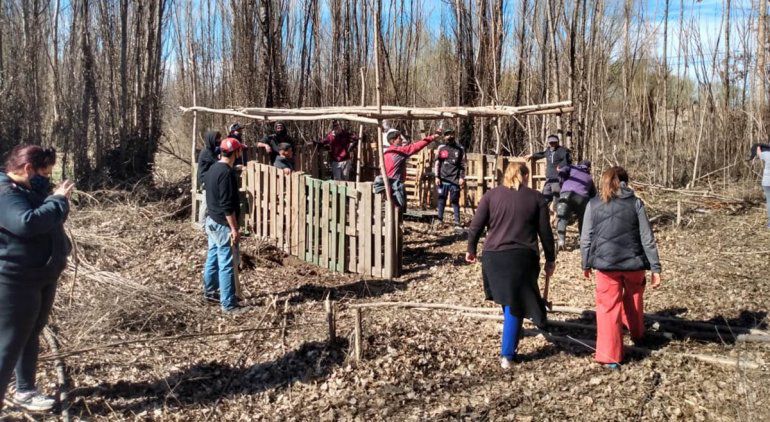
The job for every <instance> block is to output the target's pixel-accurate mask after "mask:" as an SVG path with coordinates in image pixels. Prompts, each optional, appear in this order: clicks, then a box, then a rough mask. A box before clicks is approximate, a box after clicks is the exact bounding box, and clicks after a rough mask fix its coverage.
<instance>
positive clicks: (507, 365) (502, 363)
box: [500, 357, 513, 369]
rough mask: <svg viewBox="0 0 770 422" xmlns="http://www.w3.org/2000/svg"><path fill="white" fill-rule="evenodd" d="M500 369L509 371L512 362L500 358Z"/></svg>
mask: <svg viewBox="0 0 770 422" xmlns="http://www.w3.org/2000/svg"><path fill="white" fill-rule="evenodd" d="M500 367H501V368H503V369H511V368H513V361H512V360H510V359H508V358H506V357H501V358H500Z"/></svg>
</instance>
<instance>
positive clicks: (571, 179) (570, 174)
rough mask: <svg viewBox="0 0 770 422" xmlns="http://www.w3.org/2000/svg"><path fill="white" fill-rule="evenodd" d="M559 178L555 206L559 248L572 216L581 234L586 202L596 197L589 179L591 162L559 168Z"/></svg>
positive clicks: (585, 161)
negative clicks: (575, 219)
mask: <svg viewBox="0 0 770 422" xmlns="http://www.w3.org/2000/svg"><path fill="white" fill-rule="evenodd" d="M559 178H560V179H561V180H562V181H563V182H562V186H561V194H560V195H559V202H558V203H557V204H556V217H557V218H558V221H557V223H556V232H557V235H558V241H557V243H558V245H559V248H563V247H564V243H565V241H566V238H567V226H568V225H569V220H570V217H571V216H572V215H577V219H578V230H579V231H580V233H582V232H583V214H585V211H586V205H588V201H589V200H590V199H591V198H593V197H594V196H596V186H595V185H594V179H593V177H591V162H590V161H588V160H583V161H581V162H580V163H579V164H578V165H576V166H574V165H567V166H564V167H560V168H559Z"/></svg>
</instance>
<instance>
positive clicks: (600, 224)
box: [580, 166, 661, 369]
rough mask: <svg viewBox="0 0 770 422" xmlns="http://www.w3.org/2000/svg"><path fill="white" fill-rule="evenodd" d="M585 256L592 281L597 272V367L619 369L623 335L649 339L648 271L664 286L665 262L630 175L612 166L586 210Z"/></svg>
mask: <svg viewBox="0 0 770 422" xmlns="http://www.w3.org/2000/svg"><path fill="white" fill-rule="evenodd" d="M580 251H581V255H582V260H583V271H584V275H585V277H586V278H590V277H591V270H592V269H594V270H596V328H597V335H596V356H595V359H596V361H597V362H600V363H603V364H605V365H607V366H608V367H609V368H612V369H617V368H619V364H620V362H621V361H622V360H623V331H622V326H625V327H627V328H628V330H629V332H630V333H631V338H632V339H633V340H635V341H638V340H641V339H642V337H644V303H643V295H644V286H645V271H646V270H650V271H652V281H651V286H652V288H653V289H657V288H658V287H660V284H661V279H660V272H661V267H660V258H659V257H658V247H657V244H656V242H655V235H654V233H653V232H652V228H651V227H650V221H649V219H648V218H647V213H646V212H645V208H644V204H643V203H642V200H641V199H639V198H638V197H636V195H634V191H633V190H631V189H630V188H629V187H628V173H626V171H625V170H624V169H623V168H622V167H617V166H616V167H612V168H609V169H607V170H606V171H605V172H604V173H603V174H602V178H601V182H600V194H599V196H598V197H595V198H593V199H592V200H591V201H590V202H589V203H588V206H587V207H586V211H585V216H584V221H583V232H582V234H581V236H580Z"/></svg>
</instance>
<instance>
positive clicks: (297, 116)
mask: <svg viewBox="0 0 770 422" xmlns="http://www.w3.org/2000/svg"><path fill="white" fill-rule="evenodd" d="M180 110H182V112H183V113H187V112H190V111H199V112H204V113H213V114H223V115H230V116H239V117H245V118H249V119H256V120H267V121H277V120H286V121H309V120H310V121H312V120H329V119H339V120H348V121H354V122H359V123H366V124H372V125H376V124H378V120H385V119H400V120H438V119H447V118H455V117H492V118H499V117H512V116H517V115H528V116H534V115H547V114H564V113H570V112H572V111H573V110H574V107H573V106H572V101H560V102H556V103H548V104H536V105H527V106H518V107H512V106H479V107H434V108H432V107H399V106H383V107H382V109H381V110H380V109H378V108H377V107H373V106H364V107H361V106H358V107H356V106H349V107H306V108H265V107H243V108H238V109H214V108H209V107H201V106H196V107H180Z"/></svg>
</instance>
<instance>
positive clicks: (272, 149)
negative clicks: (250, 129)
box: [257, 122, 294, 163]
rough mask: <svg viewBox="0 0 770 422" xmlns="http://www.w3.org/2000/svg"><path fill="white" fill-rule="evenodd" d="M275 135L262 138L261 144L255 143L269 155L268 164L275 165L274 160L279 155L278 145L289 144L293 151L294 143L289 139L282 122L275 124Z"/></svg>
mask: <svg viewBox="0 0 770 422" xmlns="http://www.w3.org/2000/svg"><path fill="white" fill-rule="evenodd" d="M274 128H275V133H273V134H272V135H267V136H265V137H264V138H262V141H261V142H258V143H257V146H258V147H260V148H264V149H265V151H267V153H268V154H270V162H271V163H275V158H276V157H278V155H280V151H279V150H278V145H280V144H289V145H291V147H292V151H293V150H294V141H293V140H292V139H291V137H289V133H288V132H287V131H286V125H284V124H283V122H275V126H274Z"/></svg>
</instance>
